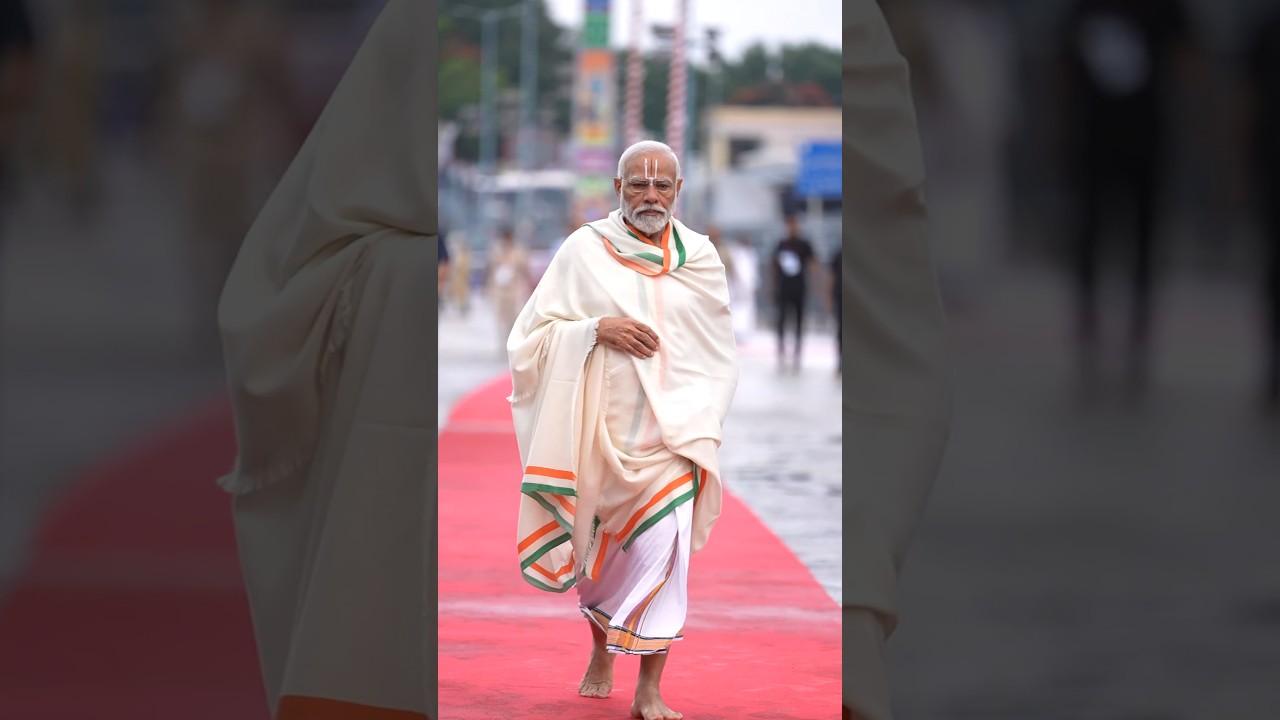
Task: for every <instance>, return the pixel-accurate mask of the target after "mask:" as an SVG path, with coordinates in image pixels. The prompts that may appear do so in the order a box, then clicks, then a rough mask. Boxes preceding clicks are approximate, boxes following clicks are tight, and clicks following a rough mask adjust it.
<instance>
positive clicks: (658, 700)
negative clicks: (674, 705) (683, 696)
mask: <svg viewBox="0 0 1280 720" xmlns="http://www.w3.org/2000/svg"><path fill="white" fill-rule="evenodd" d="M631 717H633V718H642V719H643V720H682V718H684V715H683V714H681V713H678V712H676V711H675V710H672V709H671V708H669V707H667V704H666V703H664V702H662V696H661V695H659V694H658V691H657V689H652V690H650V689H645V688H636V699H635V702H633V703H631Z"/></svg>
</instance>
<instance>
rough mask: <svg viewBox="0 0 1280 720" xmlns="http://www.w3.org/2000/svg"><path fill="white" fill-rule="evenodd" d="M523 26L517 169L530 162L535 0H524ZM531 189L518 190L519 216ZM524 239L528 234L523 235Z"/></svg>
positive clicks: (528, 206)
mask: <svg viewBox="0 0 1280 720" xmlns="http://www.w3.org/2000/svg"><path fill="white" fill-rule="evenodd" d="M522 22H523V23H524V26H523V27H522V28H521V29H522V30H523V34H522V35H521V38H520V50H521V53H520V94H521V98H520V169H522V170H524V171H525V172H529V171H531V170H533V166H534V157H533V151H534V135H533V125H534V117H533V114H534V103H535V98H537V96H538V14H537V3H536V1H535V0H524V19H523V20H522ZM532 204H533V189H532V187H530V185H529V184H528V183H526V185H525V188H524V190H523V191H522V192H521V193H520V218H521V219H522V220H525V221H527V220H529V218H530V213H531V211H532V209H533V208H532ZM525 239H526V240H527V239H528V238H525Z"/></svg>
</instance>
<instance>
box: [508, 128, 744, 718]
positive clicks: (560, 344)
mask: <svg viewBox="0 0 1280 720" xmlns="http://www.w3.org/2000/svg"><path fill="white" fill-rule="evenodd" d="M682 182H683V180H682V176H681V173H680V161H679V159H678V158H677V157H676V155H675V153H674V152H673V151H672V150H671V148H670V147H668V146H666V145H664V144H662V143H658V142H652V141H645V142H640V143H636V144H635V145H632V146H631V147H629V148H628V149H627V150H626V151H625V152H624V153H623V154H622V157H621V159H620V160H619V162H618V176H617V178H615V179H614V190H615V192H616V193H617V195H618V201H619V207H618V209H617V210H615V211H613V212H612V213H610V214H609V216H608V217H606V218H603V219H600V220H596V221H593V222H588V223H586V224H585V225H583V226H582V227H580V228H578V229H577V230H576V231H574V232H573V233H572V234H570V235H569V237H568V238H567V239H566V240H565V242H564V244H563V245H562V246H561V247H560V249H559V251H558V252H557V253H556V255H555V257H554V258H553V260H552V262H551V264H550V266H549V267H548V268H547V271H546V273H545V274H544V276H543V277H542V279H541V280H540V281H539V283H538V286H537V287H536V288H535V290H534V292H533V295H532V296H531V297H530V299H529V301H528V303H527V304H526V305H525V307H524V309H523V310H522V312H521V313H520V315H519V317H518V318H517V319H516V323H515V326H514V328H513V329H512V331H511V335H510V337H509V338H508V340H507V352H508V355H509V358H510V361H511V375H512V385H513V390H512V395H511V398H510V400H511V402H512V415H513V418H514V421H515V427H516V436H517V440H518V442H519V446H520V460H521V463H522V464H523V479H522V482H521V486H520V492H521V495H520V515H519V532H518V552H519V557H520V568H521V571H522V573H523V576H524V578H525V580H526V581H527V582H529V583H530V584H531V585H533V586H534V587H537V588H539V589H541V590H546V591H548V592H565V591H567V590H569V589H570V588H573V587H576V588H577V592H578V604H579V607H580V609H581V610H582V613H583V615H585V616H586V618H587V621H588V623H589V626H590V629H591V635H592V639H593V645H592V649H591V658H590V661H589V664H588V666H587V671H586V674H585V675H584V676H583V678H582V682H581V685H580V686H579V694H580V695H582V696H584V697H597V698H602V697H606V696H607V695H608V694H609V691H610V690H611V689H612V686H613V659H614V657H615V656H616V655H617V654H620V653H622V654H631V655H641V656H643V657H642V658H641V661H640V677H639V682H638V683H637V685H636V695H635V701H634V703H633V704H632V706H631V715H632V716H633V717H636V718H643V719H644V720H679V718H682V717H683V716H682V715H681V714H680V713H678V712H675V711H674V710H672V709H671V708H670V707H668V706H667V705H666V703H665V702H664V701H663V699H662V696H661V693H660V691H659V683H660V680H661V678H662V670H663V667H664V666H665V664H666V659H667V653H668V650H669V648H670V645H671V642H672V641H673V640H678V639H680V637H681V631H682V629H683V627H684V621H685V612H686V610H687V594H686V587H687V582H686V581H687V573H688V568H689V557H690V555H691V554H692V553H695V552H697V551H698V550H699V549H701V548H702V547H703V546H704V545H705V544H706V542H707V538H708V535H709V534H710V532H711V528H712V525H713V524H714V523H715V521H716V518H717V517H718V516H719V514H720V502H721V484H720V471H719V463H718V461H717V459H716V452H717V449H718V447H719V445H720V438H721V426H722V424H723V422H724V419H725V416H726V414H727V413H728V410H729V404H730V402H731V401H732V399H733V394H734V391H735V389H736V388H737V380H738V366H737V356H736V352H737V351H736V345H735V343H734V339H733V326H732V321H731V319H730V315H729V290H728V284H727V281H726V279H725V270H724V265H723V264H722V263H721V261H720V257H719V255H718V254H717V253H716V250H715V248H714V247H713V246H712V244H711V242H710V241H709V240H708V238H707V236H706V235H702V234H699V233H696V232H694V231H693V230H690V229H689V228H688V227H686V226H685V225H684V224H683V223H681V222H680V221H679V220H676V219H675V218H673V217H672V215H671V208H672V207H673V205H674V204H675V201H676V198H677V197H678V196H679V194H680V186H681V184H682Z"/></svg>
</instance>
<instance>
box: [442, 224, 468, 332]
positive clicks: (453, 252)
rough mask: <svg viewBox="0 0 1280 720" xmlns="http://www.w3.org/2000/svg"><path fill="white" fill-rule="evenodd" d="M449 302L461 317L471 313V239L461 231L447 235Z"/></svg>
mask: <svg viewBox="0 0 1280 720" xmlns="http://www.w3.org/2000/svg"><path fill="white" fill-rule="evenodd" d="M449 250H450V252H449V281H448V288H449V302H451V303H452V304H453V305H454V307H456V308H458V312H460V313H462V317H466V316H467V315H468V314H470V313H471V239H470V238H469V237H467V234H466V233H465V232H462V231H458V232H455V233H454V234H452V235H450V236H449Z"/></svg>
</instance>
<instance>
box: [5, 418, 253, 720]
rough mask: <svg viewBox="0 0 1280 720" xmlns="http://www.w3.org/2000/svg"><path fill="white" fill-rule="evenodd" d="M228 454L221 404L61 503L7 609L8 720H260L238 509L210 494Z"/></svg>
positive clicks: (88, 480)
mask: <svg viewBox="0 0 1280 720" xmlns="http://www.w3.org/2000/svg"><path fill="white" fill-rule="evenodd" d="M234 447H235V442H234V435H233V433H232V426H231V417H230V409H229V407H228V406H227V405H226V403H225V402H221V401H220V402H218V403H215V404H213V405H212V406H211V407H209V408H208V409H206V410H203V411H201V412H199V413H197V414H196V415H195V416H193V417H191V418H190V419H188V420H185V421H183V422H182V423H180V424H177V425H174V426H171V427H169V428H167V429H165V431H164V432H162V433H160V434H158V435H155V436H153V437H152V438H149V439H148V440H147V441H146V442H145V443H144V444H143V445H141V446H139V447H136V448H130V449H127V450H126V451H125V452H123V453H121V454H120V455H119V456H117V457H114V458H109V459H108V460H106V461H105V462H102V463H99V464H98V465H97V466H96V467H95V468H93V469H91V470H90V471H89V472H88V473H87V474H86V476H85V477H83V478H81V479H78V480H77V481H76V482H75V483H74V484H73V485H72V486H71V488H70V490H69V491H68V492H67V493H66V494H65V495H64V496H62V497H61V498H59V500H58V501H57V503H56V504H55V506H54V507H53V509H52V511H51V513H50V515H49V516H48V517H47V518H46V519H45V521H44V523H43V525H42V526H41V531H40V533H39V536H38V538H37V539H36V544H35V546H34V547H33V553H34V555H33V556H32V557H31V558H30V560H29V562H28V565H27V568H26V570H25V572H24V573H23V574H22V575H21V576H20V577H19V578H18V579H17V582H16V584H15V587H14V588H13V592H12V594H11V595H10V596H9V597H8V598H6V599H5V600H4V602H3V604H2V605H0V717H3V718H15V720H18V719H20V720H85V719H86V718H93V719H94V720H142V719H144V718H182V720H205V719H207V720H261V719H263V718H265V717H266V715H267V713H266V712H265V711H264V704H265V699H264V696H263V691H262V687H261V679H260V676H259V675H258V666H257V656H256V654H255V650H254V645H253V636H252V630H251V628H250V624H249V613H248V606H247V605H246V603H245V599H244V592H243V589H242V587H241V581H240V570H239V565H238V561H237V559H236V552H235V541H234V538H233V534H232V527H231V514H230V503H231V499H230V496H229V495H227V494H226V493H225V492H223V491H222V490H221V489H220V488H218V487H217V485H215V484H214V477H215V476H216V475H217V474H219V473H220V472H221V471H223V470H225V469H226V468H227V467H229V463H230V462H231V460H232V459H233V457H234Z"/></svg>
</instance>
